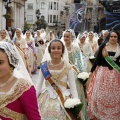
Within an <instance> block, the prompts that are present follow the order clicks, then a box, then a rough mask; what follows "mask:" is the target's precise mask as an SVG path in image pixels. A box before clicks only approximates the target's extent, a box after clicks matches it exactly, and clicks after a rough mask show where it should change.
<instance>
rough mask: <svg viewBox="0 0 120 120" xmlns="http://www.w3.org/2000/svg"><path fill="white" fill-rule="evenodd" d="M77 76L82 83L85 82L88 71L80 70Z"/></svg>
mask: <svg viewBox="0 0 120 120" xmlns="http://www.w3.org/2000/svg"><path fill="white" fill-rule="evenodd" d="M77 77H78V79H79V80H80V81H81V82H82V83H83V84H85V83H86V82H87V80H88V78H89V73H87V72H81V73H79V74H78V75H77Z"/></svg>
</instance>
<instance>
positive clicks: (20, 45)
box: [13, 28, 30, 73]
mask: <svg viewBox="0 0 120 120" xmlns="http://www.w3.org/2000/svg"><path fill="white" fill-rule="evenodd" d="M13 42H14V44H15V45H16V47H17V49H18V51H19V53H20V55H21V57H22V58H23V61H24V64H25V66H26V68H27V70H28V71H29V73H30V65H29V63H28V56H27V52H26V51H27V48H28V45H27V42H26V41H25V39H24V36H23V33H22V30H21V29H20V28H17V29H16V31H15V34H14V37H13Z"/></svg>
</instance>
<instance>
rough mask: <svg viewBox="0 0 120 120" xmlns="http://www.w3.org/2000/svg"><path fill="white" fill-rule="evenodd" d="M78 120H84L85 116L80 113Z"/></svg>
mask: <svg viewBox="0 0 120 120" xmlns="http://www.w3.org/2000/svg"><path fill="white" fill-rule="evenodd" d="M77 119H78V120H84V114H83V112H82V111H80V112H79V114H78V116H77Z"/></svg>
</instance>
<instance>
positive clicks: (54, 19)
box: [53, 15, 56, 23]
mask: <svg viewBox="0 0 120 120" xmlns="http://www.w3.org/2000/svg"><path fill="white" fill-rule="evenodd" d="M54 22H56V15H53V23H54Z"/></svg>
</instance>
